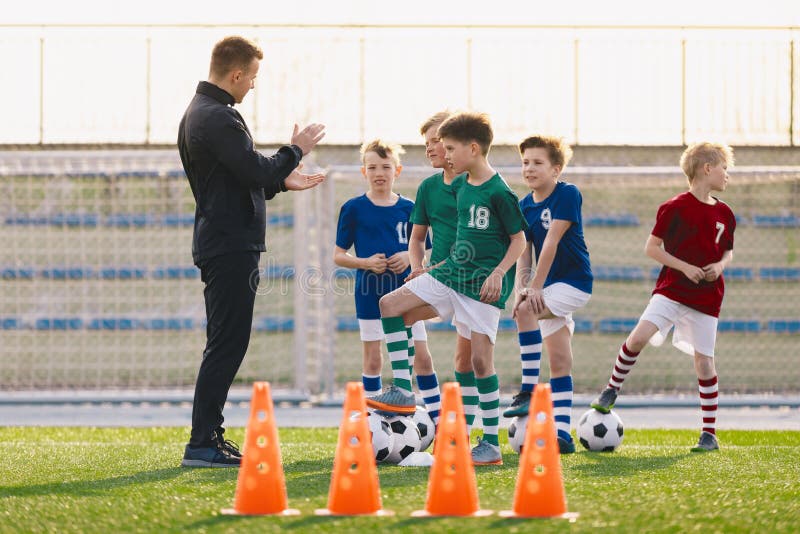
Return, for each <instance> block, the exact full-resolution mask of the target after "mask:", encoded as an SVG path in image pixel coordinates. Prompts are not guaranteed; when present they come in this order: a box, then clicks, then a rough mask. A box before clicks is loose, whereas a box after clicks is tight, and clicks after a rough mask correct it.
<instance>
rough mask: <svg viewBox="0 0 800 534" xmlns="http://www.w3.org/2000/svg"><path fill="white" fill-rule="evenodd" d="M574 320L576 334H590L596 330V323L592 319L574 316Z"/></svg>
mask: <svg viewBox="0 0 800 534" xmlns="http://www.w3.org/2000/svg"><path fill="white" fill-rule="evenodd" d="M572 320H573V321H575V333H576V334H588V333H590V332H592V331H593V330H594V323H592V321H591V320H590V319H582V318H580V317H573V318H572Z"/></svg>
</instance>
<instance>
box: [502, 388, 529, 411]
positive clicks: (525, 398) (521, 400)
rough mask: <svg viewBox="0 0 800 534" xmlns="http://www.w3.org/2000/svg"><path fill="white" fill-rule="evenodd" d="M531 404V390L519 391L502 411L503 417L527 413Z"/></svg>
mask: <svg viewBox="0 0 800 534" xmlns="http://www.w3.org/2000/svg"><path fill="white" fill-rule="evenodd" d="M530 404H531V392H530V391H520V392H519V393H517V394H516V395H514V400H513V401H511V405H510V406H509V407H508V409H507V410H506V411H504V412H503V417H517V416H524V415H528V407H529V406H530Z"/></svg>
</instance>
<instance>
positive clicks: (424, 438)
mask: <svg viewBox="0 0 800 534" xmlns="http://www.w3.org/2000/svg"><path fill="white" fill-rule="evenodd" d="M413 419H414V423H415V424H416V425H417V430H419V439H420V442H419V448H418V449H417V451H418V452H422V451H424V450H426V449H427V448H428V447H430V446H431V443H433V438H434V437H436V425H434V424H433V419H431V416H430V414H429V413H428V410H426V409H425V408H422V407H421V406H417V411H416V412H414V417H413Z"/></svg>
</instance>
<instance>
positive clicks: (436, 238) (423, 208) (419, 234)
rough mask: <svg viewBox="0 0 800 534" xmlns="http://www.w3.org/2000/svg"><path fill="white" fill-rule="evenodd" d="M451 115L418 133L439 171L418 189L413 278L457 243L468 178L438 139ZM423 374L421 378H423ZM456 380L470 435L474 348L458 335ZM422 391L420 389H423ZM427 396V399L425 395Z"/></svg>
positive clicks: (410, 243)
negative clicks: (459, 199)
mask: <svg viewBox="0 0 800 534" xmlns="http://www.w3.org/2000/svg"><path fill="white" fill-rule="evenodd" d="M450 115H451V113H450V112H449V111H440V112H438V113H436V114H434V115H432V116H431V117H430V118H429V119H427V120H426V121H425V122H424V123H423V124H422V126H421V127H420V129H419V132H420V134H422V136H423V138H424V139H425V155H426V156H427V157H428V161H430V162H431V166H432V167H433V168H434V169H440V171H439V172H437V173H436V174H434V175H432V176H429V177H428V178H426V179H425V180H423V181H422V183H421V184H420V185H419V188H418V189H417V198H416V201H415V204H414V210H413V211H412V212H411V223H412V224H413V225H414V227H413V229H412V230H411V236H410V237H409V240H408V255H409V260H410V262H411V274H410V275H409V276H408V278H406V282H408V281H409V280H411V279H412V278H416V277H417V276H419V275H421V274H423V273H426V272H428V271H429V270H430V269H431V266H435V265H437V264H439V263H441V262H443V261H444V260H446V259H447V257H448V256H449V255H450V251H451V250H452V248H453V243H455V241H456V221H457V218H458V212H457V211H456V192H457V191H458V188H459V187H460V186H461V184H463V183H464V181H465V180H466V177H465V176H464V175H463V174H459V175H457V174H456V172H455V171H454V170H453V168H452V167H451V166H450V164H449V163H447V161H446V160H445V157H444V156H445V152H444V146H443V145H442V140H441V139H440V138H439V126H440V125H441V124H442V123H443V122H444V121H445V120H446V119H447V118H448V117H449V116H450ZM429 228H430V229H431V230H432V231H433V250H432V252H431V257H430V265H429V266H426V265H425V245H426V238H427V236H428V229H429ZM427 371H429V372H433V371H432V368H431V369H430V370H428V369H424V368H419V367H418V370H417V382H419V380H420V378H421V376H423V375H424V374H425V372H427ZM420 373H422V375H420ZM455 373H456V380H457V381H458V383H459V384H460V385H461V400H462V402H463V404H464V416H465V418H466V420H467V435H469V433H470V431H471V429H472V425H473V423H474V422H475V415H476V413H477V411H478V389H477V388H476V386H475V373H474V372H473V370H472V348H471V346H470V341H469V338H468V337H464V336H463V335H461V334H457V337H456V352H455ZM420 390H421V388H420ZM423 396H424V395H423Z"/></svg>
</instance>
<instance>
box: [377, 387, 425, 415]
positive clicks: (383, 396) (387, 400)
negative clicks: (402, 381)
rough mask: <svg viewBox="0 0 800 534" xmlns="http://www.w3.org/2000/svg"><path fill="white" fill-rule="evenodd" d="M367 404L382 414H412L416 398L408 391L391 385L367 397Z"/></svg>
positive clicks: (415, 406) (415, 408) (414, 410)
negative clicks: (381, 391)
mask: <svg viewBox="0 0 800 534" xmlns="http://www.w3.org/2000/svg"><path fill="white" fill-rule="evenodd" d="M367 406H369V407H370V408H374V409H375V410H378V411H380V412H381V414H382V415H383V414H391V415H395V414H403V415H414V412H416V411H417V399H416V397H414V394H413V393H411V392H410V391H405V390H403V389H401V388H399V387H397V386H395V385H392V386H390V387H389V388H388V389H387V390H386V391H384V392H383V393H379V394H378V395H374V396H372V397H367Z"/></svg>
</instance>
